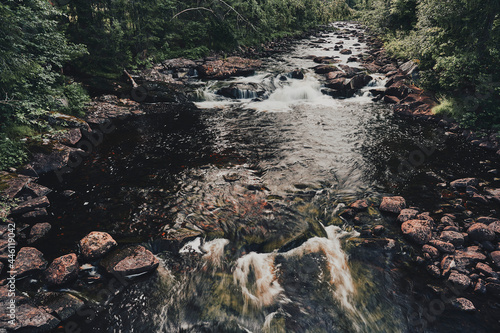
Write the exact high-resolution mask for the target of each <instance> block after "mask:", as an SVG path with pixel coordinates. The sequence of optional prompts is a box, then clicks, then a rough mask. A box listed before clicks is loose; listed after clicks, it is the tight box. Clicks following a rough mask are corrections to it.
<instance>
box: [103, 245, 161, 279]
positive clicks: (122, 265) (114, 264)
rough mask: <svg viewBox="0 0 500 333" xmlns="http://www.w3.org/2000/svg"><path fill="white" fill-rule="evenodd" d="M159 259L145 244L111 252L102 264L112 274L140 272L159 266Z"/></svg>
mask: <svg viewBox="0 0 500 333" xmlns="http://www.w3.org/2000/svg"><path fill="white" fill-rule="evenodd" d="M158 264H159V261H158V259H157V258H156V257H155V256H154V255H153V253H151V251H149V250H147V249H146V248H145V247H144V246H141V245H137V246H132V247H128V248H125V249H120V250H117V251H114V252H113V253H110V254H109V255H108V256H107V257H106V258H105V259H104V260H103V261H102V262H101V265H102V266H103V267H104V268H105V269H106V271H107V272H108V273H110V274H113V273H118V274H121V275H132V274H139V273H144V272H148V271H151V270H154V269H156V268H157V267H158Z"/></svg>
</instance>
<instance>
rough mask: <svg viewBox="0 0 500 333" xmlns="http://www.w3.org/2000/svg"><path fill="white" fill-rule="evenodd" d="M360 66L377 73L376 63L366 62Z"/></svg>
mask: <svg viewBox="0 0 500 333" xmlns="http://www.w3.org/2000/svg"><path fill="white" fill-rule="evenodd" d="M361 67H364V68H366V70H367V71H368V72H370V73H377V72H378V71H379V70H380V66H378V65H377V64H375V63H373V62H371V63H367V64H362V65H361Z"/></svg>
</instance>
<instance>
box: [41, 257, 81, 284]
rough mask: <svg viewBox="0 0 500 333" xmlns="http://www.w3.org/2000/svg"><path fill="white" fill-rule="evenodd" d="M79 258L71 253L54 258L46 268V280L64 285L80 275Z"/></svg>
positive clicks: (49, 282)
mask: <svg viewBox="0 0 500 333" xmlns="http://www.w3.org/2000/svg"><path fill="white" fill-rule="evenodd" d="M78 269H79V265H78V259H77V256H76V254H74V253H70V254H67V255H64V256H62V257H59V258H56V259H54V261H52V263H51V264H50V266H49V268H47V269H46V270H45V273H44V274H45V280H46V281H47V283H48V284H50V285H62V284H65V283H67V282H69V281H71V280H74V279H76V278H77V276H78Z"/></svg>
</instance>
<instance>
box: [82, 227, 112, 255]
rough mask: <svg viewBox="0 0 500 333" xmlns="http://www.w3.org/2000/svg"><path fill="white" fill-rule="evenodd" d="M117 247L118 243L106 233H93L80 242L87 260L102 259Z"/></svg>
mask: <svg viewBox="0 0 500 333" xmlns="http://www.w3.org/2000/svg"><path fill="white" fill-rule="evenodd" d="M116 245H117V243H116V241H115V240H114V239H113V237H111V236H110V235H109V234H108V233H106V232H101V231H92V232H91V233H89V234H88V235H87V236H85V237H84V238H83V239H82V240H80V249H81V252H82V255H83V257H84V258H85V259H86V260H94V259H97V258H100V257H102V256H103V255H105V254H106V253H108V252H109V250H111V249H112V248H113V247H115V246H116Z"/></svg>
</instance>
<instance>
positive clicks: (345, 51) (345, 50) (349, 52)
mask: <svg viewBox="0 0 500 333" xmlns="http://www.w3.org/2000/svg"><path fill="white" fill-rule="evenodd" d="M340 54H352V51H351V50H349V49H343V50H341V51H340Z"/></svg>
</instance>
